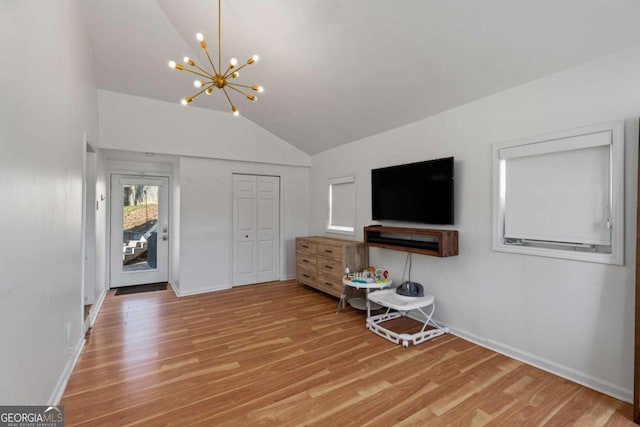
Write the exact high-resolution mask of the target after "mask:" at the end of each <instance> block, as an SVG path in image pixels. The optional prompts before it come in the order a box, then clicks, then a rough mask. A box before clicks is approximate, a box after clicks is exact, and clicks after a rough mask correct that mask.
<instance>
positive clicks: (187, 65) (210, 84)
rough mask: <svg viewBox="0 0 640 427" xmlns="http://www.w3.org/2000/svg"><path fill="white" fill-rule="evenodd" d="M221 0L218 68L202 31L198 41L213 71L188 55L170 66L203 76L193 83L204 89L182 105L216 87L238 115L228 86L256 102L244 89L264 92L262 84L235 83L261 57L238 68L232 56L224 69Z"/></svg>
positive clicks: (256, 98) (172, 62)
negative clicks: (241, 71) (224, 69)
mask: <svg viewBox="0 0 640 427" xmlns="http://www.w3.org/2000/svg"><path fill="white" fill-rule="evenodd" d="M220 1H221V0H218V68H216V66H215V65H214V63H213V60H212V59H211V55H209V51H208V49H207V42H206V41H205V40H204V36H203V35H202V33H198V34H196V39H197V40H198V42H200V47H202V49H203V50H204V53H205V54H206V55H207V59H208V60H209V65H211V70H212V71H213V72H211V71H207V70H205V69H204V68H202V67H200V66H199V65H198V64H196V63H195V61H193V59H191V58H189V57H186V56H185V58H184V64H178V63H176V62H175V61H169V67H170V68H173V69H175V70H179V71H187V72H189V73H192V74H195V75H197V76H199V77H201V79H198V80H195V81H194V82H193V85H194V86H195V87H196V88H197V89H200V88H202V89H201V90H200V91H199V92H198V93H196V94H195V95H192V96H187V97H186V98H183V99H182V101H180V102H181V103H182V105H188V104H189V103H191V101H193V100H194V99H195V98H196V97H198V96H200V95H202V94H203V93H206V94H207V95H211V93H212V92H213V90H214V89H219V90H222V92H224V95H225V96H226V97H227V101H229V105H230V106H231V111H232V112H233V115H234V116H237V115H239V114H240V112H239V111H238V109H237V108H236V106H235V105H234V104H233V102H231V98H230V97H229V94H228V93H227V88H228V89H233V90H234V91H236V92H238V93H240V94H241V95H242V96H244V97H246V98H247V99H249V100H250V101H253V102H256V101H257V100H258V97H257V96H255V95H253V94H252V93H247V92H244V91H243V90H247V89H250V90H252V91H254V92H262V91H263V90H264V89H263V88H262V86H256V85H252V86H248V85H243V84H240V83H234V82H235V81H236V79H237V78H238V77H239V76H240V73H239V71H240V70H242V69H243V68H244V67H246V66H247V65H251V64H253V63H255V62H258V59H259V57H258V55H253V56H252V57H251V58H249V59H247V62H245V63H244V64H242V65H241V66H240V67H238V68H236V66H237V65H238V60H237V59H236V58H231V60H229V64H228V65H227V69H226V71H224V72H223V71H222V61H221V57H222V39H221V33H222V26H221V24H220ZM232 81H233V82H232Z"/></svg>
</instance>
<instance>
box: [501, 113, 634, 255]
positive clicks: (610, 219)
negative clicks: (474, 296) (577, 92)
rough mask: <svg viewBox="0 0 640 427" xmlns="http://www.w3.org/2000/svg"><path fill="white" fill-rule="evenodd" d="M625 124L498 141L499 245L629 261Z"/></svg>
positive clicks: (537, 252)
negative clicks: (625, 243) (625, 241)
mask: <svg viewBox="0 0 640 427" xmlns="http://www.w3.org/2000/svg"><path fill="white" fill-rule="evenodd" d="M622 155H623V126H622V123H610V124H606V125H598V126H591V127H588V128H582V129H576V130H571V131H566V132H560V133H556V134H553V135H545V136H543V137H532V138H526V139H524V140H518V141H511V142H508V143H504V144H496V145H494V209H493V227H494V230H493V249H494V250H498V251H505V252H516V253H526V254H531V255H541V256H550V257H558V258H568V259H575V260H582V261H591V262H602V263H609V264H618V265H622V264H623V237H624V230H623V227H624V216H623V207H624V200H623V196H624V190H623V166H624V165H623V157H622Z"/></svg>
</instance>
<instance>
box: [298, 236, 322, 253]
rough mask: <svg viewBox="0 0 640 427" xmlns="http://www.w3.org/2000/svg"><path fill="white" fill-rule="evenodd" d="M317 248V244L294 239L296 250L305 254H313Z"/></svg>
mask: <svg viewBox="0 0 640 427" xmlns="http://www.w3.org/2000/svg"><path fill="white" fill-rule="evenodd" d="M317 250H318V244H317V243H313V242H309V241H307V240H305V239H296V252H304V253H306V254H311V255H315V254H316V253H317Z"/></svg>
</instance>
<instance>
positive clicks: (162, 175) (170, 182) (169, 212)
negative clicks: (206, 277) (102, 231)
mask: <svg viewBox="0 0 640 427" xmlns="http://www.w3.org/2000/svg"><path fill="white" fill-rule="evenodd" d="M136 164H140V165H142V163H137V162H136ZM106 175H107V200H106V206H105V209H106V210H107V211H106V221H107V233H106V240H107V244H106V252H107V253H106V256H107V260H106V261H107V264H106V274H107V283H106V285H107V289H108V290H109V289H117V288H112V287H111V231H112V230H111V200H112V197H113V194H112V185H111V183H112V179H113V175H129V176H138V177H141V178H150V179H153V178H166V179H167V181H168V182H167V192H168V194H167V216H168V218H167V224H169V248H168V253H167V283H169V284H172V280H171V278H172V277H173V272H172V269H171V260H172V257H171V253H172V252H173V251H172V245H173V227H172V226H173V223H172V222H171V221H172V220H173V208H172V206H173V174H172V173H168V172H163V171H161V170H159V171H149V172H146V171H140V170H135V169H108V170H107V173H106ZM172 286H173V285H172Z"/></svg>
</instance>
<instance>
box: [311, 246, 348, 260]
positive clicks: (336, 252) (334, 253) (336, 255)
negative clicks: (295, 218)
mask: <svg viewBox="0 0 640 427" xmlns="http://www.w3.org/2000/svg"><path fill="white" fill-rule="evenodd" d="M317 251H318V255H320V256H323V257H327V258H333V259H337V260H342V246H333V245H322V244H319V245H318V248H317Z"/></svg>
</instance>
